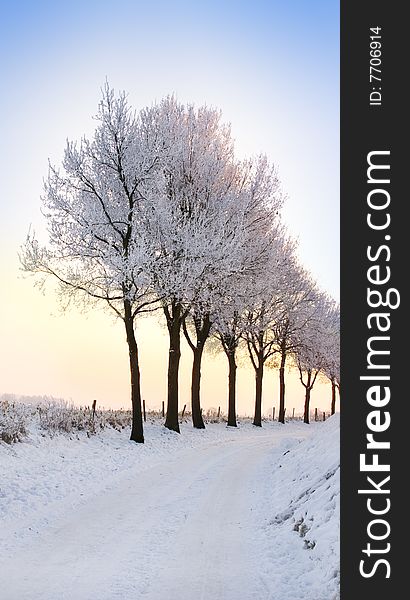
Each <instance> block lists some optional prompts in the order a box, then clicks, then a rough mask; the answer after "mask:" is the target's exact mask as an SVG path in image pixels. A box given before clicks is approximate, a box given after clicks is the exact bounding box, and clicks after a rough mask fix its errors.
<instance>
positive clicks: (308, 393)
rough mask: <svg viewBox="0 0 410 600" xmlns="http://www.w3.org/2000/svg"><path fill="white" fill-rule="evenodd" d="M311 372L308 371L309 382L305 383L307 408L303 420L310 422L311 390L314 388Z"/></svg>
mask: <svg viewBox="0 0 410 600" xmlns="http://www.w3.org/2000/svg"><path fill="white" fill-rule="evenodd" d="M311 377H312V375H311V373H308V379H307V384H306V385H305V390H306V391H305V410H304V415H303V421H304V422H305V423H308V424H309V408H310V406H309V405H310V391H311V389H312V386H311Z"/></svg>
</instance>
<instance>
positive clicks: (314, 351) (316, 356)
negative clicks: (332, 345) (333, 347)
mask: <svg viewBox="0 0 410 600" xmlns="http://www.w3.org/2000/svg"><path fill="white" fill-rule="evenodd" d="M330 316H331V304H330V300H329V298H328V297H327V296H326V295H325V294H318V295H317V298H316V300H315V306H314V307H312V314H311V316H310V318H309V320H308V321H307V323H306V325H305V327H303V328H302V329H300V330H299V331H298V333H297V339H298V343H297V348H296V349H295V361H296V365H297V368H298V371H299V379H300V382H301V384H302V385H303V387H304V388H305V402H304V416H303V419H304V422H305V423H309V410H310V397H311V392H312V389H313V386H314V385H315V382H316V380H317V377H318V375H319V373H321V371H322V369H323V368H324V366H325V364H326V345H327V339H328V335H329V325H330Z"/></svg>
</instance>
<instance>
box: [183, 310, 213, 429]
mask: <svg viewBox="0 0 410 600" xmlns="http://www.w3.org/2000/svg"><path fill="white" fill-rule="evenodd" d="M193 320H194V324H195V333H196V345H195V344H194V342H193V341H192V340H191V338H190V336H189V333H188V331H187V328H186V323H185V321H184V323H183V325H184V333H185V337H186V339H187V342H188V344H189V346H190V347H191V350H192V352H193V353H194V360H193V363H192V381H191V408H192V424H193V426H194V427H195V428H196V429H205V423H204V420H203V418H202V411H201V396H200V387H201V363H202V355H203V351H204V346H205V342H206V340H207V339H208V337H209V332H210V331H211V325H212V324H211V319H210V317H209V314H205V315H204V316H202V317H201V316H198V315H195V314H194V316H193Z"/></svg>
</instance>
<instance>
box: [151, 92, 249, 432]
mask: <svg viewBox="0 0 410 600" xmlns="http://www.w3.org/2000/svg"><path fill="white" fill-rule="evenodd" d="M142 120H143V122H144V124H145V128H146V135H147V137H148V139H152V140H153V141H154V140H155V143H158V141H159V142H160V145H161V147H162V154H161V158H160V161H159V166H158V169H157V171H156V178H155V189H153V191H152V218H151V224H150V227H151V230H152V234H153V238H154V239H156V241H157V246H156V251H155V254H156V257H157V261H156V263H155V265H154V269H153V271H152V273H151V279H152V283H153V288H154V290H155V292H156V294H157V295H158V296H159V297H160V298H161V303H162V307H163V311H164V315H165V319H166V323H167V327H168V332H169V362H168V403H167V416H166V421H165V426H166V427H168V428H169V429H172V430H174V431H178V432H179V422H178V373H179V361H180V356H181V340H180V337H181V327H182V324H183V323H184V320H185V319H186V317H187V315H188V312H189V310H190V309H192V311H193V312H192V314H193V315H194V325H195V331H196V333H197V336H199V337H197V341H196V343H195V342H193V343H192V345H191V347H192V349H193V351H194V369H195V370H196V371H195V372H196V374H198V369H199V367H200V359H201V356H202V350H203V344H204V341H205V337H206V336H207V334H208V333H209V332H207V328H208V323H207V319H208V317H207V316H206V310H207V309H206V308H205V307H206V306H208V304H209V301H208V296H209V293H210V290H211V289H214V288H215V287H217V286H218V285H219V281H220V279H221V275H220V274H221V273H225V271H226V270H227V268H229V267H228V265H229V263H230V262H231V258H230V255H231V246H232V244H233V241H232V239H230V238H229V236H228V235H227V231H228V232H231V231H232V228H231V226H230V223H229V221H230V219H231V218H234V219H235V218H236V213H235V211H233V210H232V209H233V199H234V198H235V193H234V189H235V186H236V185H237V180H238V177H239V170H238V166H237V165H236V164H235V162H234V159H233V144H232V140H231V134H230V128H229V127H228V126H226V125H224V124H222V123H221V114H220V112H219V111H217V110H214V109H211V108H207V107H199V108H196V107H194V106H193V105H184V104H181V103H179V102H177V101H176V99H175V98H174V97H168V98H165V99H164V100H163V101H161V102H160V103H159V104H156V105H154V106H153V107H151V108H149V109H146V110H145V111H143V114H142ZM236 212H237V211H236ZM204 308H205V313H204V312H203V311H204ZM200 311H201V315H200V314H199V313H200ZM193 376H194V374H193ZM196 383H197V384H199V379H198V375H196ZM198 393H199V390H198V392H196V391H195V390H193V411H194V412H195V418H196V424H197V425H198V426H201V418H200V417H199V418H197V417H198V415H197V413H198V403H197V401H196V400H197V397H198Z"/></svg>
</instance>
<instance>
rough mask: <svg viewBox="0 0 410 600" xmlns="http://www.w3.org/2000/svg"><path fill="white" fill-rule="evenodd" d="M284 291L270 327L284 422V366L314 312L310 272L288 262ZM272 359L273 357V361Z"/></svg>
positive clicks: (282, 420)
mask: <svg viewBox="0 0 410 600" xmlns="http://www.w3.org/2000/svg"><path fill="white" fill-rule="evenodd" d="M287 277H288V282H287V286H288V287H287V293H286V294H284V295H283V296H282V298H281V299H280V302H279V305H278V306H277V311H276V316H275V319H274V320H273V321H272V323H271V326H270V327H271V331H272V334H273V337H274V339H275V346H276V353H277V357H278V365H279V415H278V421H279V422H280V423H284V422H285V410H286V409H285V367H286V360H287V358H288V357H289V356H291V355H294V354H295V353H296V352H297V349H298V348H299V345H300V341H299V333H300V332H301V331H302V330H303V328H305V327H306V326H307V324H308V323H309V321H310V319H311V318H312V316H313V315H314V311H315V301H316V297H317V290H316V286H315V283H314V282H313V281H312V279H311V278H310V276H309V275H308V274H307V273H306V271H304V269H302V267H301V266H300V265H298V264H296V263H293V264H292V263H290V264H289V271H288V275H287ZM275 362H276V361H275Z"/></svg>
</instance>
